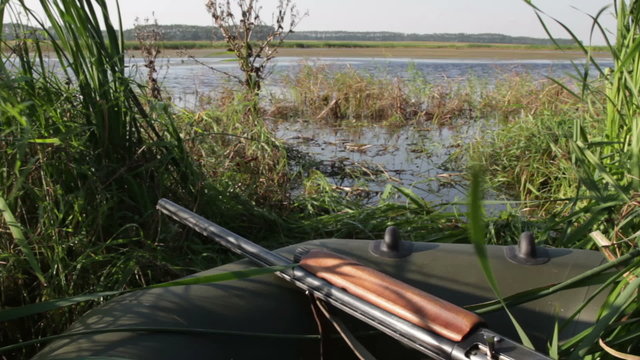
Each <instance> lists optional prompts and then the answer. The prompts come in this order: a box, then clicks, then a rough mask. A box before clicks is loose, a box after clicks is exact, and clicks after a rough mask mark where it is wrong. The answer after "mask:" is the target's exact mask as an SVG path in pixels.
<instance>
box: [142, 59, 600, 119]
mask: <svg viewBox="0 0 640 360" xmlns="http://www.w3.org/2000/svg"><path fill="white" fill-rule="evenodd" d="M231 60H232V59H226V58H201V59H197V60H192V59H188V58H165V59H161V60H158V69H159V77H160V80H161V82H162V85H163V87H164V88H165V89H166V91H168V93H169V94H171V95H172V97H173V101H174V102H176V103H177V104H178V105H180V106H182V107H186V108H196V107H197V99H198V98H199V96H201V95H207V94H212V93H213V94H215V92H216V90H219V89H221V88H222V87H224V86H225V85H227V84H229V83H233V81H232V80H230V79H229V77H227V76H225V75H223V74H221V73H219V72H215V71H213V70H211V69H210V68H215V69H218V70H221V71H225V72H228V73H231V74H234V75H240V72H239V70H238V65H237V64H236V63H235V62H233V61H231ZM140 64H141V60H140V59H131V60H130V65H131V69H132V73H134V72H137V73H139V74H138V76H139V78H140V79H142V80H143V79H144V73H145V70H146V69H145V68H144V67H141V66H140ZM303 64H317V65H325V66H328V67H329V69H333V70H335V71H340V70H344V69H346V68H347V67H350V68H352V69H355V70H358V71H362V72H364V73H367V74H373V75H375V76H380V77H389V78H396V77H398V78H404V79H406V78H409V77H411V76H415V74H418V75H419V76H421V77H424V78H425V79H426V80H428V81H429V82H433V83H438V82H441V81H443V80H450V79H454V80H455V79H466V78H469V77H475V78H479V79H487V80H489V81H491V80H492V79H495V78H497V77H498V76H500V75H502V74H508V73H527V74H531V75H532V76H533V77H534V78H544V77H546V76H551V77H555V78H563V77H565V76H566V74H568V73H573V72H574V65H572V63H571V61H568V60H478V59H473V60H464V59H450V60H447V59H437V60H428V59H423V60H420V59H397V58H373V59H365V58H362V59H360V58H321V59H304V58H297V57H282V58H276V60H275V61H274V63H273V66H272V67H271V68H270V72H271V76H270V77H269V78H268V80H267V81H266V83H265V90H266V91H278V89H279V88H280V86H281V82H282V79H283V77H284V76H285V75H287V74H294V73H295V72H297V71H298V70H299V69H300V67H301V66H303ZM603 65H604V66H610V61H607V60H605V61H603ZM412 72H413V73H412Z"/></svg>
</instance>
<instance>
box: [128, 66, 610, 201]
mask: <svg viewBox="0 0 640 360" xmlns="http://www.w3.org/2000/svg"><path fill="white" fill-rule="evenodd" d="M203 64H204V65H203ZM303 64H318V65H324V66H328V67H329V68H330V69H332V70H335V71H341V70H345V69H346V68H347V67H350V68H352V69H355V70H357V71H362V72H364V73H367V74H374V75H375V76H381V77H391V78H395V77H398V78H408V77H410V76H415V74H416V73H417V74H420V76H422V77H424V78H425V79H426V80H428V81H429V82H432V83H438V82H441V81H444V80H451V79H453V80H461V81H464V80H465V79H467V78H471V77H474V78H479V79H485V80H487V81H488V82H489V83H490V82H491V81H492V80H494V79H496V78H498V77H499V76H501V75H503V74H508V73H526V74H530V75H531V76H532V77H534V78H540V79H542V78H545V77H554V78H564V77H566V75H567V74H570V73H573V72H574V71H575V70H574V65H573V64H572V63H571V61H566V60H514V61H495V60H476V59H474V60H460V59H455V60H442V59H438V60H416V59H357V58H322V59H315V60H308V59H302V58H278V59H277V61H275V63H274V66H273V67H272V74H271V76H270V78H269V80H268V81H267V82H266V84H265V90H266V91H267V92H268V91H282V87H281V81H282V79H283V77H284V76H285V75H287V74H293V73H295V72H296V71H297V70H298V69H299V68H300V67H301V66H302V65H303ZM602 64H603V65H604V66H611V64H609V63H607V62H606V61H605V62H603V63H602ZM131 65H132V69H133V70H135V69H136V65H137V63H136V62H135V61H133V62H132V63H131ZM208 67H213V68H216V69H219V70H222V71H225V72H229V73H233V74H239V72H238V70H237V64H236V63H234V62H231V61H229V59H219V58H205V59H198V61H194V60H190V59H165V60H163V61H160V78H161V81H162V85H163V87H164V88H165V89H166V90H165V91H168V92H169V93H171V94H172V96H173V101H174V102H176V103H177V104H179V105H180V106H182V107H186V108H196V107H197V99H198V97H199V96H201V95H206V94H212V93H214V94H215V91H216V90H217V89H220V88H221V87H223V86H225V85H227V84H228V83H229V81H230V80H229V79H228V78H227V77H225V76H224V75H222V74H220V73H217V72H214V71H212V70H211V69H209V68H208ZM142 69H143V70H144V68H142ZM490 129H491V126H489V125H487V124H484V125H482V122H473V124H472V125H469V124H468V122H464V121H461V122H459V123H458V122H454V123H453V124H452V125H449V126H444V127H439V126H424V127H421V128H416V127H404V128H393V129H390V128H386V127H378V126H370V127H365V128H358V129H352V128H330V127H327V126H325V125H322V124H318V123H317V122H299V123H293V124H292V123H286V124H274V131H275V133H276V135H277V136H278V137H279V138H280V139H282V140H283V141H285V142H286V143H288V144H289V145H291V146H293V147H295V148H296V149H298V150H300V151H302V152H304V153H306V154H308V155H310V156H311V157H313V158H314V159H315V160H316V161H317V164H318V168H319V169H320V170H322V171H323V172H324V173H325V174H327V176H329V179H330V180H331V181H332V182H333V183H334V184H335V185H336V186H337V187H339V188H341V189H343V190H345V191H349V190H353V189H358V188H362V187H365V188H368V189H369V190H370V192H369V194H370V195H371V196H372V199H373V200H372V201H375V195H376V194H377V193H379V192H380V191H382V190H383V189H384V187H385V186H386V185H387V184H389V183H391V184H397V185H401V186H405V187H409V188H411V189H412V190H413V191H414V192H415V193H417V194H418V195H420V196H422V197H423V198H425V199H427V200H430V201H433V202H436V203H442V202H453V201H459V200H464V199H465V198H466V183H465V181H464V179H463V178H462V177H461V174H460V172H461V170H462V169H461V166H459V164H455V163H452V162H451V155H452V154H454V152H455V151H458V149H459V148H460V146H461V144H464V143H467V142H468V141H470V140H471V139H472V138H473V137H475V136H477V134H478V132H479V131H491V130H490ZM345 172H347V173H348V172H352V173H357V174H359V175H358V177H357V178H353V177H349V176H344V174H345ZM492 197H493V198H499V195H497V194H493V195H492Z"/></svg>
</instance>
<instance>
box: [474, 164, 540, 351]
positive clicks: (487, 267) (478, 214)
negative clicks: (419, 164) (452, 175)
mask: <svg viewBox="0 0 640 360" xmlns="http://www.w3.org/2000/svg"><path fill="white" fill-rule="evenodd" d="M483 182H484V174H483V173H482V170H481V169H480V167H479V166H474V167H473V168H472V170H471V184H470V190H469V215H468V216H469V237H470V238H471V242H472V243H473V247H474V249H475V252H476V256H477V258H478V261H479V262H480V266H481V267H482V271H483V272H484V275H485V277H486V279H487V281H488V282H489V285H490V286H491V289H492V290H493V292H494V294H495V295H496V297H497V298H498V299H500V303H501V304H502V306H503V307H504V309H505V311H506V312H507V314H508V315H509V318H510V319H511V322H512V323H513V326H514V327H515V329H516V331H517V332H518V335H519V336H520V341H521V342H522V344H523V345H525V346H527V347H529V348H531V349H533V348H534V347H533V343H532V342H531V340H530V339H529V337H528V336H527V334H526V333H525V331H524V329H523V328H522V326H520V324H519V323H518V321H517V320H516V319H515V317H513V315H512V314H511V312H510V311H509V309H508V308H507V305H506V304H505V303H504V301H502V296H501V295H500V290H499V287H498V282H497V281H496V278H495V276H494V275H493V271H492V270H491V264H490V263H489V257H488V255H487V247H486V243H485V224H484V208H483V205H482V199H483V198H484V195H483Z"/></svg>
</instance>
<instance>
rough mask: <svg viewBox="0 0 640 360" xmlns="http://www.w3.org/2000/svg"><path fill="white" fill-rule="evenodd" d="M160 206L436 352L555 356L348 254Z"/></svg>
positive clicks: (505, 358)
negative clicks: (292, 252) (286, 250)
mask: <svg viewBox="0 0 640 360" xmlns="http://www.w3.org/2000/svg"><path fill="white" fill-rule="evenodd" d="M157 208H158V210H160V211H161V212H163V213H164V214H166V215H168V216H170V217H172V218H173V219H175V220H176V221H178V222H180V223H182V224H184V225H186V226H188V227H190V228H191V229H193V230H195V231H197V232H199V233H201V234H202V235H204V236H206V237H208V238H211V239H213V240H215V241H216V242H218V243H219V244H221V245H223V246H225V247H226V248H228V249H230V250H232V251H234V252H236V253H238V254H240V255H242V256H244V257H247V258H249V259H250V260H252V261H253V262H255V263H256V264H259V265H262V266H288V265H292V264H293V263H294V262H299V266H295V267H292V268H288V269H286V270H283V271H280V272H278V273H277V275H278V276H280V277H282V278H284V279H285V280H287V281H289V282H291V283H293V284H295V285H296V286H297V287H298V288H300V289H302V290H304V291H306V292H307V293H309V294H312V295H313V296H315V297H316V298H318V299H321V300H322V301H324V302H326V303H328V304H331V305H332V306H334V307H335V308H338V309H340V310H342V311H344V312H345V313H347V314H350V315H351V316H354V317H355V318H357V319H360V320H362V321H364V322H365V323H367V324H369V325H371V326H373V327H374V328H376V329H378V330H380V331H382V332H384V333H385V334H387V335H389V336H391V337H393V338H395V339H396V340H398V341H400V342H402V343H404V344H406V345H407V346H409V347H411V348H414V349H416V350H418V351H420V352H422V353H423V354H425V355H428V356H430V357H431V358H434V359H442V360H449V359H454V360H510V359H511V360H520V359H534V360H537V359H550V358H549V357H546V356H544V355H542V354H540V353H538V352H536V351H534V350H531V349H529V348H527V347H525V346H523V345H522V344H520V343H517V342H515V341H513V340H510V339H507V338H505V337H503V336H500V335H499V334H497V333H495V332H493V331H491V330H489V329H487V328H485V327H484V326H483V325H484V322H483V321H482V319H481V318H480V317H479V316H477V315H476V314H474V313H472V312H470V311H467V310H465V309H462V308H460V307H458V306H456V305H453V304H451V303H449V302H446V301H444V300H442V299H439V298H437V297H435V296H432V295H429V294H427V293H425V292H423V291H421V290H419V289H417V288H414V287H412V286H410V285H408V284H406V283H403V282H401V281H399V280H396V279H393V278H391V277H389V276H387V275H385V274H382V273H380V272H378V271H376V270H373V269H371V268H368V267H366V266H364V265H361V264H359V263H358V262H356V261H354V260H351V259H349V258H346V257H343V256H341V255H338V254H334V253H331V252H329V251H326V250H321V249H314V250H311V251H307V250H301V251H299V252H297V254H296V259H295V261H291V260H290V259H288V258H286V257H284V256H282V255H280V254H277V253H275V252H272V251H270V250H267V249H265V248H263V247H262V246H260V245H258V244H255V243H253V242H251V241H249V240H247V239H245V238H243V237H241V236H240V235H237V234H234V233H233V232H231V231H229V230H227V229H225V228H223V227H221V226H219V225H217V224H215V223H213V222H211V221H209V220H207V219H205V218H203V217H202V216H200V215H198V214H196V213H194V212H192V211H189V210H187V209H185V208H184V207H182V206H180V205H177V204H175V203H173V202H171V201H169V200H167V199H161V200H160V201H158V204H157ZM299 250H300V249H299Z"/></svg>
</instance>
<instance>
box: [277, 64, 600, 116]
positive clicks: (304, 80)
mask: <svg viewBox="0 0 640 360" xmlns="http://www.w3.org/2000/svg"><path fill="white" fill-rule="evenodd" d="M408 73H409V76H408V77H407V78H406V79H400V78H394V77H389V76H381V75H380V74H376V75H374V74H371V73H366V72H361V71H357V70H355V69H353V68H350V67H346V68H344V69H339V70H336V69H332V68H330V67H329V66H326V65H318V64H312V63H303V64H302V66H301V67H300V70H299V71H298V72H297V73H295V74H293V75H290V76H288V77H286V78H285V80H284V88H285V89H286V91H285V92H284V94H282V95H278V96H272V97H271V99H270V104H269V105H268V106H267V113H268V115H269V116H270V117H273V118H277V119H283V120H291V119H307V120H310V121H321V122H325V123H328V124H336V123H338V124H339V123H341V122H348V123H352V124H353V123H356V124H362V125H366V124H385V125H390V126H398V125H400V126H402V125H409V124H420V123H424V122H431V123H434V124H439V125H442V124H450V123H451V122H452V121H454V120H459V119H468V120H473V119H491V118H499V119H502V120H504V121H507V122H508V121H510V120H513V119H516V118H519V117H521V116H524V115H529V116H533V115H536V114H538V113H540V114H543V113H549V114H556V115H557V116H562V115H564V114H566V113H567V112H568V110H567V109H571V108H573V111H574V112H575V113H581V112H583V113H585V114H586V113H587V112H588V108H587V107H586V106H584V105H583V104H582V103H581V102H580V101H579V100H578V99H575V98H574V97H573V96H572V93H571V91H569V90H568V89H566V88H564V87H562V86H560V85H558V84H556V83H554V82H552V81H550V80H536V79H534V78H533V77H532V76H530V75H526V74H518V73H504V74H502V75H501V76H499V77H498V78H497V79H495V80H494V81H488V80H482V79H479V78H475V77H470V78H467V79H464V80H461V79H442V80H439V81H437V82H433V81H429V80H427V79H426V78H425V75H424V74H422V73H420V72H419V71H417V70H416V69H415V67H412V66H410V67H409V68H408Z"/></svg>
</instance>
